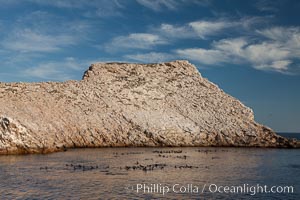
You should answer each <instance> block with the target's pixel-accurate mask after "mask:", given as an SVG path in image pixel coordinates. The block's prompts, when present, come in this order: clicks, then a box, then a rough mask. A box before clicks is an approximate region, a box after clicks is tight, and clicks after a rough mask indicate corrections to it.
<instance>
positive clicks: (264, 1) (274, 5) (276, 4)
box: [255, 0, 281, 12]
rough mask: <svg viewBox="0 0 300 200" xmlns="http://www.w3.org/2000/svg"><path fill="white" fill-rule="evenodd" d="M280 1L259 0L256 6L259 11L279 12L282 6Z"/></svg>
mask: <svg viewBox="0 0 300 200" xmlns="http://www.w3.org/2000/svg"><path fill="white" fill-rule="evenodd" d="M280 3H281V2H280V1H278V0H258V1H257V2H256V4H255V7H256V8H257V9H258V10H259V11H269V12H277V11H278V10H279V8H280Z"/></svg>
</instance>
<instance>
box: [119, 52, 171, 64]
mask: <svg viewBox="0 0 300 200" xmlns="http://www.w3.org/2000/svg"><path fill="white" fill-rule="evenodd" d="M124 57H125V58H126V59H130V60H134V61H138V62H146V63H156V62H167V61H170V60H172V59H174V58H175V56H174V55H171V54H168V53H158V52H150V53H144V54H132V55H125V56H124Z"/></svg>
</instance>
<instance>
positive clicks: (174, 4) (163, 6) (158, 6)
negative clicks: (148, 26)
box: [136, 0, 211, 11]
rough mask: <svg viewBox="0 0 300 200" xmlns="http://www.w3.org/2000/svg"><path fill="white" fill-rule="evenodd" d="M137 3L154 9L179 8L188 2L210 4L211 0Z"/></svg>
mask: <svg viewBox="0 0 300 200" xmlns="http://www.w3.org/2000/svg"><path fill="white" fill-rule="evenodd" d="M136 1H137V3H139V4H141V5H142V6H144V7H146V8H149V9H151V10H153V11H163V10H177V9H178V8H180V7H182V6H184V5H186V4H189V5H190V4H195V5H201V6H207V5H210V2H211V0H136Z"/></svg>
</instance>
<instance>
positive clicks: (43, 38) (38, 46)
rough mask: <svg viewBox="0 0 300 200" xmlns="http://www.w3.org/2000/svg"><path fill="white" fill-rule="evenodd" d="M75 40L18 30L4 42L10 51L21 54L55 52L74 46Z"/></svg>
mask: <svg viewBox="0 0 300 200" xmlns="http://www.w3.org/2000/svg"><path fill="white" fill-rule="evenodd" d="M74 41H75V38H74V37H73V36H72V35H67V34H61V35H47V34H43V33H39V32H35V31H33V30H31V29H24V30H17V31H16V32H14V33H12V35H10V36H9V37H8V38H6V39H5V40H4V41H3V42H2V46H3V47H4V48H6V49H9V50H14V51H20V52H53V51H57V50H60V49H61V47H64V46H67V45H72V44H73V43H74Z"/></svg>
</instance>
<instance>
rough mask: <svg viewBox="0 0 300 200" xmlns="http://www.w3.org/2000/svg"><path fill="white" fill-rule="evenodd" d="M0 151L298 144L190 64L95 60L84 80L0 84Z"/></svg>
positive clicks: (185, 62) (294, 145) (292, 145)
mask: <svg viewBox="0 0 300 200" xmlns="http://www.w3.org/2000/svg"><path fill="white" fill-rule="evenodd" d="M0 105H1V106H0V154H22V153H47V152H55V151H60V150H65V149H67V148H73V147H121V146H143V147H144V146H151V147H152V146H237V147H291V148H292V147H299V142H298V141H296V140H288V139H286V138H283V137H281V136H278V135H276V134H275V133H274V132H273V131H272V130H271V129H270V128H267V127H265V126H263V125H260V124H258V123H256V122H255V121H254V115H253V112H252V110H251V109H249V108H247V107H246V106H244V105H243V104H242V103H241V102H240V101H238V100H237V99H235V98H233V97H231V96H230V95H228V94H226V93H224V92H223V91H222V90H221V89H220V88H219V87H218V86H217V85H215V84H213V83H211V82H209V81H208V80H207V79H205V78H203V77H202V76H201V75H200V73H199V72H198V70H197V69H196V67H195V66H193V65H192V64H190V63H189V62H188V61H173V62H167V63H158V64H131V63H96V64H92V65H91V66H90V67H89V69H88V70H87V71H86V72H85V73H84V75H83V79H82V80H81V81H66V82H41V83H0Z"/></svg>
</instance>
